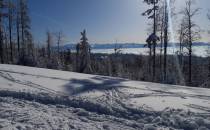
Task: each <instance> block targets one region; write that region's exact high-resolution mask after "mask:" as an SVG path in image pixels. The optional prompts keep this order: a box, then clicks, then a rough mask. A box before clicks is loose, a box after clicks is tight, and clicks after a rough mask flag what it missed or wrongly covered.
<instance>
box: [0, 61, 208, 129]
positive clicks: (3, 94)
mask: <svg viewBox="0 0 210 130" xmlns="http://www.w3.org/2000/svg"><path fill="white" fill-rule="evenodd" d="M0 129H3V130H7V129H21V130H30V129H31V130H34V129H40V130H41V129H64V130H68V129H75V130H79V129H82V130H83V129H89V130H94V129H102V130H103V129H105V130H118V129H122V130H125V129H126V130H130V129H131V130H132V129H147V130H155V129H186V130H193V129H200V130H205V129H207V130H208V129H210V90H209V89H204V88H190V87H183V86H172V85H162V84H155V83H147V82H139V81H130V80H127V79H121V78H112V77H105V76H97V75H87V74H78V73H73V72H64V71H56V70H48V69H40V68H31V67H23V66H14V65H0Z"/></svg>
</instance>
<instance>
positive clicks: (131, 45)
mask: <svg viewBox="0 0 210 130" xmlns="http://www.w3.org/2000/svg"><path fill="white" fill-rule="evenodd" d="M90 45H91V48H92V49H114V48H121V49H123V48H144V47H145V44H141V43H117V44H116V43H103V44H102V43H95V44H90ZM172 46H179V43H174V45H173V44H171V43H170V44H169V45H168V47H172ZM193 46H210V43H205V42H196V43H193ZM157 47H160V44H158V45H157ZM63 48H64V49H66V50H67V49H71V50H76V44H66V45H64V46H63Z"/></svg>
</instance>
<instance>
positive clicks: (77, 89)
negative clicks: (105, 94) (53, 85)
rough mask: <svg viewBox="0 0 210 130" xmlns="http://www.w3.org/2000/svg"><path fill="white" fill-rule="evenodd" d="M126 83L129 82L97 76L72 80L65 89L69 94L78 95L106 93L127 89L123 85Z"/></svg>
mask: <svg viewBox="0 0 210 130" xmlns="http://www.w3.org/2000/svg"><path fill="white" fill-rule="evenodd" d="M125 81H127V80H126V79H121V78H112V77H105V76H95V77H92V78H90V79H71V80H70V81H69V83H68V84H66V85H65V86H64V88H65V90H66V92H67V93H69V94H71V95H77V94H81V93H85V92H88V91H93V90H98V91H105V90H111V89H116V88H119V87H125V86H123V85H122V82H125Z"/></svg>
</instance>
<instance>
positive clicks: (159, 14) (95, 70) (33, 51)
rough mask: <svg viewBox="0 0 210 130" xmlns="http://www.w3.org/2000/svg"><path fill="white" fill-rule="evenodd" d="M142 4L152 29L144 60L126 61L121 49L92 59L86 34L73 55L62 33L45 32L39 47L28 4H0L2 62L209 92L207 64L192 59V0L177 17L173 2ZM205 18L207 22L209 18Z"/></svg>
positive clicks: (23, 0)
mask: <svg viewBox="0 0 210 130" xmlns="http://www.w3.org/2000/svg"><path fill="white" fill-rule="evenodd" d="M143 2H144V3H146V4H147V5H148V7H149V8H148V9H147V10H146V11H145V12H143V16H146V17H148V19H149V20H151V23H152V24H151V25H152V26H150V29H149V30H150V31H149V33H150V35H149V36H148V38H146V43H147V44H146V45H145V47H148V50H149V55H148V56H144V55H128V54H127V55H124V54H121V51H120V47H116V48H115V49H114V50H113V51H114V52H115V53H113V54H93V53H91V46H90V44H89V43H88V38H87V31H86V30H83V31H82V32H81V39H78V41H79V42H78V43H77V44H75V48H76V50H75V51H73V50H70V49H65V48H63V43H64V42H65V35H64V34H63V33H62V31H58V32H51V31H49V30H48V31H46V42H45V44H41V45H40V44H37V43H35V42H34V39H33V35H32V33H31V20H30V17H29V9H28V5H27V0H0V62H1V63H8V64H19V65H27V66H36V67H42V68H50V69H59V70H66V71H74V72H80V73H89V74H100V75H107V76H117V77H123V78H129V79H133V80H142V81H153V82H160V83H169V84H180V85H190V86H206V87H208V86H209V84H210V59H209V58H208V57H207V58H200V57H196V56H193V49H192V47H193V43H194V42H195V41H197V40H199V39H200V37H201V36H200V31H201V29H200V27H199V26H198V25H197V24H196V23H195V22H194V17H195V16H196V15H197V14H198V13H199V11H200V9H199V8H195V7H194V2H193V0H185V7H184V8H183V9H182V10H181V11H179V12H178V13H175V10H174V7H173V5H174V0H171V1H170V3H167V2H166V0H143ZM169 9H171V10H169ZM176 16H181V20H179V21H180V22H179V26H178V27H177V30H176V31H177V34H178V36H177V39H178V41H179V50H178V51H177V52H176V55H168V53H167V51H168V46H169V43H170V41H171V39H172V34H171V32H170V31H171V30H170V26H171V25H170V24H171V23H170V22H171V21H170V19H171V18H170V17H176ZM207 18H208V19H209V21H210V13H209V14H208V15H207ZM157 46H160V49H157ZM184 50H187V52H186V51H184ZM157 51H160V52H159V53H157ZM206 72H208V74H207V73H206Z"/></svg>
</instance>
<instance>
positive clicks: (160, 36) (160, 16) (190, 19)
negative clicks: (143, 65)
mask: <svg viewBox="0 0 210 130" xmlns="http://www.w3.org/2000/svg"><path fill="white" fill-rule="evenodd" d="M143 2H144V3H146V4H147V5H148V6H149V7H150V8H149V9H147V10H146V11H145V12H144V13H143V16H147V17H148V19H151V20H152V21H153V23H152V25H153V31H152V33H151V35H149V37H148V38H147V40H146V42H147V44H146V46H148V47H149V57H150V59H151V61H153V65H151V63H150V64H149V71H148V72H149V74H150V75H151V77H152V78H151V80H152V81H156V79H155V77H156V75H155V74H156V65H157V64H156V59H155V58H156V50H157V49H156V46H157V44H160V47H161V48H160V58H159V60H160V62H159V63H160V68H159V69H160V70H161V75H163V76H162V81H163V82H165V83H167V81H168V79H167V77H168V74H167V67H168V65H167V58H168V56H167V49H168V44H169V42H171V43H172V42H175V41H172V40H171V39H173V37H174V36H173V34H172V33H173V32H171V31H174V30H170V26H173V25H169V24H173V23H171V21H170V20H171V19H172V17H173V16H180V17H181V20H180V21H181V22H180V23H179V27H178V28H179V29H178V30H176V31H177V34H178V41H179V50H178V51H177V58H176V57H175V59H174V60H175V62H176V63H175V64H176V66H175V67H176V68H175V69H176V70H177V73H179V75H180V78H184V77H183V76H182V75H183V72H182V71H183V60H184V59H183V56H184V55H185V56H188V67H187V69H188V70H187V71H188V72H187V73H188V78H187V80H185V79H183V82H185V83H186V84H187V85H192V84H193V83H192V82H193V81H192V55H193V49H192V47H193V43H194V42H195V41H197V40H199V39H200V38H201V35H200V32H201V29H200V27H199V25H198V24H197V23H195V21H194V18H195V16H196V15H198V13H199V11H200V8H196V7H195V6H194V5H195V3H196V1H195V0H185V7H184V8H183V9H182V10H181V11H179V12H178V13H175V11H174V8H173V4H174V2H175V1H174V0H144V1H143ZM208 18H209V15H208ZM184 49H186V50H187V53H186V52H184V51H183V50H184ZM162 51H163V52H164V54H163V58H162ZM152 55H153V56H152ZM151 70H152V73H151ZM185 71H186V70H185Z"/></svg>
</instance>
